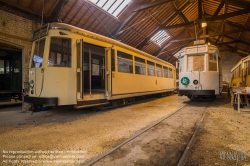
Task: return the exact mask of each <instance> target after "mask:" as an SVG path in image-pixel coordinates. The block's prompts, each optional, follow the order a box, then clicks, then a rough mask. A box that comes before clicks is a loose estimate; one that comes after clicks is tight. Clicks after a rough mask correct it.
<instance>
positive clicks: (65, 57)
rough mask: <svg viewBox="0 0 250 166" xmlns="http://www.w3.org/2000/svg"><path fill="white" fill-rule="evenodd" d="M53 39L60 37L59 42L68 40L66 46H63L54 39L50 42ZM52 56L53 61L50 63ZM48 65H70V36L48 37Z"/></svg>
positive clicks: (69, 66)
mask: <svg viewBox="0 0 250 166" xmlns="http://www.w3.org/2000/svg"><path fill="white" fill-rule="evenodd" d="M53 39H56V40H58V39H60V40H61V42H63V41H62V40H65V41H67V42H68V43H67V44H68V45H67V47H64V46H63V45H62V44H60V43H59V44H58V43H56V42H58V41H54V43H52V40H53ZM56 47H57V48H56ZM62 48H63V50H62ZM64 48H65V50H64ZM52 55H53V56H52ZM52 58H53V59H54V63H52V62H53V61H52ZM55 62H56V63H55ZM48 66H49V67H68V68H71V67H72V39H71V38H65V37H51V38H50V45H49V57H48Z"/></svg>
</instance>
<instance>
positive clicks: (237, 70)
mask: <svg viewBox="0 0 250 166" xmlns="http://www.w3.org/2000/svg"><path fill="white" fill-rule="evenodd" d="M238 74H239V66H238V67H236V70H235V78H237V77H239V75H238Z"/></svg>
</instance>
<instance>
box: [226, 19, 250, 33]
mask: <svg viewBox="0 0 250 166" xmlns="http://www.w3.org/2000/svg"><path fill="white" fill-rule="evenodd" d="M223 23H225V24H227V25H231V26H235V27H237V28H242V29H245V30H247V31H250V27H248V26H243V25H241V24H237V23H234V22H232V21H228V20H223Z"/></svg>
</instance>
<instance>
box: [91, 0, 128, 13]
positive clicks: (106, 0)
mask: <svg viewBox="0 0 250 166" xmlns="http://www.w3.org/2000/svg"><path fill="white" fill-rule="evenodd" d="M90 1H91V2H93V3H95V4H96V5H98V6H99V7H101V8H103V9H104V10H106V11H107V12H109V13H110V14H112V15H113V16H115V17H116V16H117V15H118V14H120V12H121V11H122V10H123V9H124V8H125V7H127V5H128V4H129V2H130V1H131V0H122V1H121V0H90Z"/></svg>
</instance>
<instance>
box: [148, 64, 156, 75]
mask: <svg viewBox="0 0 250 166" xmlns="http://www.w3.org/2000/svg"><path fill="white" fill-rule="evenodd" d="M147 69H148V75H149V76H154V75H155V63H154V62H150V61H147Z"/></svg>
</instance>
